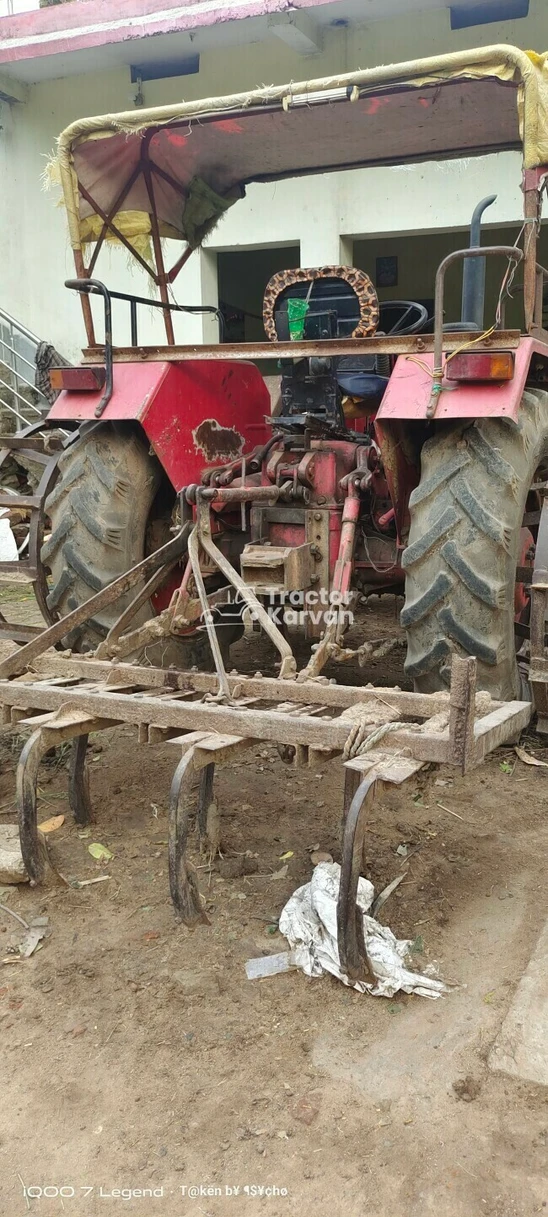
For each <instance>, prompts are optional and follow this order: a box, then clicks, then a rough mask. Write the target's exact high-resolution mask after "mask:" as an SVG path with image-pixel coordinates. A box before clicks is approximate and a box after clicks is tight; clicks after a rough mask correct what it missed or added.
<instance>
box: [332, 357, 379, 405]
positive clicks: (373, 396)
mask: <svg viewBox="0 0 548 1217" xmlns="http://www.w3.org/2000/svg"><path fill="white" fill-rule="evenodd" d="M376 365H377V359H376V356H375V355H343V356H342V358H341V359H339V361H338V365H337V384H338V386H339V389H340V390H341V393H344V394H345V395H346V396H347V397H360V398H362V399H363V400H364V401H369V400H371V401H378V400H379V398H380V397H382V395H383V393H384V390H385V389H386V386H387V384H388V377H387V376H379V374H378V372H377V367H376Z"/></svg>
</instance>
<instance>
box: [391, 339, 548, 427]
mask: <svg viewBox="0 0 548 1217" xmlns="http://www.w3.org/2000/svg"><path fill="white" fill-rule="evenodd" d="M492 343H493V349H494V350H496V334H495V335H493V339H492ZM471 350H473V347H472V348H471ZM536 352H538V353H539V354H541V355H544V356H545V358H546V356H548V348H547V347H546V346H545V345H544V344H543V343H540V342H537V341H536V339H534V338H521V339H520V343H519V346H518V347H517V349H516V351H515V367H514V376H513V378H512V380H507V381H504V382H502V383H498V384H497V383H491V384H479V383H477V382H473V381H470V382H469V383H464V382H461V383H456V382H455V381H447V380H444V381H443V391H442V393H441V394H440V398H439V402H438V406H437V409H436V415H435V417H436V420H440V421H443V420H446V419H450V418H455V419H457V418H511V419H512V420H513V422H517V420H518V414H519V407H520V402H521V399H522V396H523V391H524V388H525V382H526V380H527V375H528V372H529V367H530V364H531V359H532V357H533V355H534V354H535V353H536ZM416 361H417V362H416ZM433 364H434V356H433V355H432V354H427V353H425V354H423V355H420V357H419V356H418V355H417V356H415V355H399V356H398V359H397V360H396V366H395V368H394V371H393V372H392V375H391V377H390V380H389V382H388V385H387V388H386V392H385V394H384V397H383V399H382V402H381V405H380V407H379V409H378V411H377V419H378V420H379V421H380V422H381V423H382V422H391V421H392V420H393V419H406V420H408V421H409V422H411V421H413V422H424V420H425V418H426V407H427V405H428V402H429V400H430V394H431V390H432V375H431V370H432V368H433ZM421 365H422V366H421Z"/></svg>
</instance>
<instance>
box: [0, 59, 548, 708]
mask: <svg viewBox="0 0 548 1217" xmlns="http://www.w3.org/2000/svg"><path fill="white" fill-rule="evenodd" d="M547 97H548V86H547V85H546V81H545V74H543V70H542V66H541V65H540V64H537V63H536V62H534V61H533V59H532V58H531V57H530V56H528V55H526V54H525V53H524V52H521V51H519V50H517V49H513V48H511V47H507V46H504V47H491V48H487V49H483V50H479V51H468V52H466V53H462V54H459V55H450V56H445V57H441V58H437V59H429V60H423V61H420V62H415V63H408V64H403V65H399V66H392V67H384V68H379V69H374V70H368V71H361V72H353V73H350V74H348V75H346V76H341V77H337V78H333V79H329V80H320V81H312V82H306V83H303V84H292V85H288V86H286V87H276V88H269V89H261V90H258V91H256V92H253V93H249V94H245V95H244V94H241V95H237V96H232V97H224V98H215V99H212V100H208V101H202V102H199V103H198V102H188V103H184V104H180V105H177V106H170V107H165V108H163V109H156V110H151V111H147V110H136V111H133V112H131V113H128V114H123V115H116V116H103V117H100V118H97V119H86V120H85V121H79V122H76V123H74V124H73V125H72V127H70V128H69V129H68V130H67V131H66V132H65V133H64V134H63V135H62V136H61V139H60V142H59V153H58V157H59V167H60V172H61V180H62V184H63V190H64V198H65V205H66V209H67V216H68V221H69V230H70V236H71V243H72V247H73V251H74V257H75V265H76V274H77V278H76V279H75V280H71V281H69V282H68V283H67V287H68V288H69V289H73V290H76V291H78V292H79V293H80V297H81V302H82V307H83V314H84V321H85V325H86V332H87V348H86V350H85V351H84V359H83V362H82V364H81V366H79V367H58V368H55V367H54V368H52V369H51V374H50V379H51V385H52V389H53V391H55V392H57V393H58V396H57V399H56V400H55V402H54V404H53V406H52V408H51V410H50V412H49V415H48V418H47V420H46V427H44V424H42V425H41V431H40V434H41V435H42V437H43V436H45V437H46V439H45V443H46V447H47V444H48V439H47V435H48V430H47V429H52V428H53V429H55V431H54V434H55V436H57V441H56V442H57V443H58V445H59V449H60V455H59V453H58V452H57V453H56V452H55V441H54V442H53V444H50V450H52V451H53V455H52V457H51V461H50V463H49V465H48V467H47V471H46V473H47V476H46V474H45V475H44V477H43V478H42V483H41V487H40V488H39V490H38V491H37V492H36V494H35V495H34V498H33V501H30V500H28V502H27V505H28V509H29V512H30V514H31V516H32V519H31V523H32V529H31V553H30V558H29V563H28V564H27V569H28V573H29V575H30V577H31V578H32V579H33V580H34V582H35V584H36V587H37V590H38V593H39V597H40V601H41V607H42V609H43V612H44V614H45V616H46V620H47V621H48V623H49V624H52V623H54V622H56V621H58V620H59V619H64V618H68V620H67V621H66V628H65V629H64V633H63V640H62V644H63V645H64V646H65V647H69V648H71V649H72V650H73V651H90V650H97V654H98V655H99V656H101V657H102V658H104V657H106V658H108V657H113V656H116V657H117V658H120V657H123V656H124V655H126V656H128V655H135V654H137V653H142V652H143V650H145V651H146V649H147V648H149V647H154V648H155V650H154V654H155V657H156V662H157V661H158V660H157V656H158V655H159V654H161V655H162V656H163V662H164V664H166V663H175V664H176V665H177V666H179V667H188V666H190V664H198V666H199V667H203V666H205V665H206V664H207V661H208V658H209V659H211V657H212V658H213V661H214V663H215V667H216V669H217V672H218V676H219V687H220V691H221V692H225V693H226V692H227V685H226V673H225V663H226V656H227V648H228V644H229V643H230V641H232V640H233V639H234V638H235V637H237V636H238V634H239V633H241V631H242V628H243V627H246V626H250V625H251V624H252V623H255V626H257V625H258V627H259V628H263V629H264V631H265V632H266V633H267V634H268V635H269V637H270V638H271V640H272V642H273V643H274V645H275V646H276V647H277V649H278V652H279V657H280V674H281V675H282V676H283V677H292V676H294V675H297V678H299V676H300V677H302V676H303V674H304V675H305V676H306V677H307V678H310V677H315V676H318V675H319V674H320V673H321V672H322V669H323V667H324V665H325V663H326V662H327V661H328V660H332V659H343V658H345V657H347V656H348V655H349V654H351V653H353V654H355V653H356V651H357V652H358V653H360V646H359V643H358V646H357V647H355V648H354V651H352V649H351V648H349V647H345V640H344V635H345V632H346V628H347V625H348V621H349V618H350V615H351V611H352V607H353V605H354V603H355V602H356V600H357V598H358V596H359V595H360V594H367V593H369V592H372V591H377V592H382V591H390V592H402V593H404V594H405V606H404V608H403V611H402V614H401V623H402V625H403V626H404V627H405V630H406V632H407V659H406V672H407V676H408V677H409V679H411V680H412V681H413V682H414V685H415V688H416V689H417V690H419V691H422V692H433V691H435V690H439V689H443V688H445V687H447V686H448V682H449V668H450V661H451V656H452V653H454V652H457V653H458V654H460V655H465V656H466V655H473V656H475V657H476V658H477V661H478V681H479V684H480V686H481V687H482V688H484V689H486V690H488V691H489V692H490V693H491V694H492V695H493V696H494V697H495V698H499V699H505V698H506V699H511V698H513V697H515V696H516V695H517V694H518V690H519V688H520V673H519V668H518V661H517V655H518V652H519V650H520V649H524V643H526V638H527V635H528V620H529V617H528V614H529V596H528V591H527V587H528V584H530V582H531V575H532V567H533V564H534V558H535V545H536V539H537V532H538V523H539V519H540V502H539V488H540V485H541V483H543V481H544V480H545V476H546V475H545V472H544V465H545V462H546V459H547V457H548V392H547V390H546V388H545V384H546V378H547V369H548V333H547V332H546V331H545V330H544V329H543V323H542V295H543V285H544V282H545V280H546V278H548V272H546V271H544V270H543V269H542V268H541V267H539V266H538V264H537V256H536V247H537V236H538V233H539V227H540V213H541V196H542V192H543V189H544V184H545V180H546V177H547V176H548V166H547V164H546V162H548V145H547V144H546V138H545V136H543V135H542V131H543V130H544V131H545V130H546V126H545V125H544V126H543V123H544V124H545V120H546V113H547V109H548V106H547ZM517 146H522V147H523V158H524V173H523V192H524V222H523V226H522V227H521V230H520V232H519V235H518V237H517V240H516V242H515V244H511V243H509V244H508V245H506V246H481V247H480V245H479V236H478V232H479V216H480V213H481V210H482V208H483V206H485V205H486V204H487V202H489V200H484V202H483V204H481V205H480V206H479V208H478V209H477V215H476V216H475V223H474V225H473V233H472V244H471V246H470V247H469V248H466V249H461V250H455V252H454V253H453V254H451V255H450V256H449V257H448V258H446V259H445V260H444V261H443V262H442V264H441V265H440V267H439V269H438V272H437V275H436V282H435V309H434V318H433V327H432V328H433V333H432V332H430V333H429V332H427V326H428V313H427V310H426V309H425V308H424V307H423V305H422V304H420V303H415V302H413V301H394V302H390V303H389V304H384V305H381V306H380V307H379V303H378V300H377V295H376V292H375V289H374V287H373V284H372V282H371V280H370V279H369V277H368V276H367V274H365V273H364V272H363V271H359V270H355V269H352V268H350V267H347V266H327V267H321V268H314V269H304V268H303V269H299V270H291V271H287V272H281V273H280V274H277V275H275V276H274V278H273V279H272V280H271V281H270V283H269V284H268V286H267V289H266V294H265V302H264V326H265V332H266V339H267V340H266V341H264V342H260V343H256V344H229V343H226V342H224V341H223V337H224V335H223V330H222V317H220V316H219V314H218V312H217V310H216V309H214V308H211V310H209V311H211V312H213V313H216V315H217V316H218V318H219V323H220V335H219V338H220V341H219V342H218V343H215V344H211V345H203V346H192V347H191V346H188V345H186V346H185V345H180V344H178V343H177V342H176V341H175V329H176V324H177V317H178V314H180V313H181V312H182V313H183V314H185V313H189V312H194V311H200V309H198V308H197V306H182V305H178V304H176V303H175V302H174V300H173V298H172V293H171V285H172V284H173V282H174V281H175V279H176V276H177V274H178V273H179V271H180V270H181V268H182V267H183V265H184V264H185V262H186V260H187V259H188V257H189V256H191V255H192V252H193V250H195V249H196V248H197V247H198V246H199V245H200V244H201V242H202V241H204V240H205V239H206V238H207V236H208V235H209V234H210V232H211V231H212V229H213V228H214V226H215V224H216V223H217V222H218V221H219V220H221V219H222V215H223V213H224V212H225V211H226V209H227V208H228V207H229V206H231V205H232V204H235V205H236V206H237V205H238V204H237V200H238V199H239V198H241V197H242V195H243V194H244V193H245V189H246V187H247V186H248V185H250V184H251V183H260V182H271V181H276V180H278V179H281V178H284V177H288V176H299V175H302V174H310V173H317V174H322V173H327V172H328V171H332V170H341V169H345V170H346V169H349V168H366V167H367V166H369V165H379V164H395V163H403V162H410V163H413V162H417V161H419V160H421V159H427V158H429V159H436V160H440V159H444V158H448V157H455V156H459V157H461V156H462V157H465V156H469V155H473V154H477V153H485V152H498V151H501V150H504V149H513V148H516V147H517ZM170 238H171V239H175V240H183V241H184V242H186V244H185V246H184V250H183V253H182V254H181V255H180V256H178V257H177V259H176V261H175V262H174V264H173V265H172V266H171V268H168V266H167V264H166V260H165V258H166V254H165V250H166V247H167V245H168V244H169V239H170ZM107 241H117V242H118V243H120V244H122V245H123V246H125V247H126V249H127V250H128V251H129V252H130V253H131V254H132V256H133V257H134V258H135V259H136V260H137V262H138V263H139V264H140V265H141V267H142V268H144V269H145V270H146V271H147V273H148V274H149V275H150V277H151V279H152V281H153V283H154V284H155V285H156V286H157V288H158V292H159V299H158V300H152V301H151V300H149V299H146V298H142V297H137V296H130V295H128V294H124V293H120V292H116V291H110V290H108V289H107V287H105V285H104V283H103V282H102V281H100V280H99V279H97V278H96V277H95V275H96V263H97V258H98V255H99V253H100V251H101V249H102V248H103V247H104V245H105V242H107ZM487 257H489V258H494V259H498V261H499V263H500V268H501V273H500V293H499V297H498V304H497V307H496V310H495V313H494V315H493V316H492V317H488V318H486V319H485V320H484V317H483V312H484V307H483V277H484V266H485V259H486V258H487ZM459 260H461V261H462V263H463V265H464V275H463V280H464V291H463V313H462V316H461V318H460V319H458V318H452V317H446V316H445V310H444V277H445V272H446V270H447V267H448V266H449V265H450V264H451V263H453V262H455V261H459ZM516 272H517V275H518V276H519V277H520V281H521V282H522V287H523V297H522V299H523V324H522V326H521V329H520V330H518V329H511V330H509V329H506V328H505V324H504V307H505V300H506V298H507V297H508V295H509V293H510V288H511V284H512V280H513V279H514V276H515V275H516ZM95 295H100V296H102V298H103V303H104V340H103V341H98V339H97V338H96V334H95V323H96V317H94V315H93V313H92V308H91V299H90V297H91V296H95ZM113 299H115V300H117V301H120V300H121V301H124V302H125V305H127V307H128V310H129V316H130V324H131V345H130V346H129V347H123V346H119V345H116V343H115V340H114V338H113V333H112V318H111V302H112V300H113ZM151 305H154V306H155V308H156V309H158V310H159V311H160V314H161V315H162V316H163V319H164V323H165V331H166V344H165V345H162V346H157V345H155V346H152V345H141V342H140V339H139V332H138V322H140V319H141V314H140V311H139V310H140V309H141V307H142V306H146V307H147V308H149V307H150V306H151ZM201 311H204V310H203V309H202V310H201ZM273 357H274V358H277V359H278V361H279V372H280V400H279V403H278V405H277V407H276V411H275V413H274V416H273V417H272V416H271V400H270V395H269V392H268V390H267V387H266V384H265V381H264V379H263V377H262V375H261V373H260V371H259V369H258V367H257V364H258V363H260V361H262V360H265V359H270V360H272V358H273ZM60 431H61V433H62V432H64V434H62V437H61V439H59V434H60ZM27 442H28V444H29V445H30V446H32V443H34V444H35V451H36V448H37V446H38V444H39V441H38V439H37V438H36V437H35V438H34V439H33V437H32V436H31V435H30V434H29V433H28V432H27V433H26V436H23V437H22V438H21V437H18V439H17V441H16V446H17V444H18V445H19V450H22V448H23V447H24V445H25V443H27ZM175 535H177V537H179V538H180V537H182V538H183V539H182V541H178V542H177V544H175V542H174V539H173V538H174V537H175ZM44 538H45V539H44ZM170 545H171V549H170ZM40 547H41V549H40ZM156 553H161V554H162V562H161V563H160V562H158V563H157V564H156V567H155V563H154V561H153V560H152V559H153V556H154V554H156ZM145 559H146V560H147V561H145ZM140 564H141V565H140ZM23 565H24V564H23V563H20V567H21V568H23ZM136 567H138V569H137V571H136V572H135V573H134V574H133V575H131V572H132V571H135V568H136ZM127 572H130V575H131V577H129V578H128V579H126V581H125V582H124V580H123V578H122V576H125V575H126V573H127ZM107 589H111V590H112V595H110V594H109V591H108V590H107ZM98 593H103V594H102V596H99V597H98V599H96V600H94V602H93V607H92V610H91V611H92V615H91V616H89V618H88V619H87V620H83V614H82V611H81V606H82V605H83V604H84V603H85V602H86V601H88V600H89V599H90V598H91V597H94V596H95V597H97V596H98ZM284 606H285V608H287V607H288V606H289V608H290V610H291V612H293V611H294V610H296V611H297V612H298V613H301V612H302V614H303V616H302V618H300V619H302V620H303V623H304V629H305V631H306V633H307V636H308V638H309V639H311V640H312V642H313V644H314V646H313V647H312V651H311V657H310V659H309V661H308V663H307V665H306V668H305V669H304V670H303V672H301V673H299V674H297V671H296V661H295V658H294V655H293V652H292V648H291V645H290V641H289V637H288V631H287V629H286V628H285V625H284V612H283V610H284ZM51 638H52V641H54V640H55V638H57V639H58V640H59V639H60V630H58V631H57V633H56V635H55V638H54V637H53V636H51ZM20 640H21V641H24V639H23V638H21V639H20ZM168 644H169V645H168ZM30 645H34V644H33V643H31V644H30ZM158 648H160V650H158ZM525 649H526V648H525ZM206 652H207V654H206ZM361 653H362V654H363V653H364V648H363V646H362V648H361Z"/></svg>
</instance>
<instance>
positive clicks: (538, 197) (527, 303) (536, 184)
mask: <svg viewBox="0 0 548 1217" xmlns="http://www.w3.org/2000/svg"><path fill="white" fill-rule="evenodd" d="M547 175H548V166H546V165H544V166H540V167H538V168H536V169H525V170H524V173H523V180H522V190H523V215H524V219H525V233H524V238H523V245H524V249H525V262H524V269H523V307H524V312H525V332H526V333H527V334H530V333H531V331H532V330H533V327H534V324H535V311H536V310H535V305H536V301H537V241H538V232H539V227H540V219H541V212H542V189H543V185H544V180H545V178H546V176H547Z"/></svg>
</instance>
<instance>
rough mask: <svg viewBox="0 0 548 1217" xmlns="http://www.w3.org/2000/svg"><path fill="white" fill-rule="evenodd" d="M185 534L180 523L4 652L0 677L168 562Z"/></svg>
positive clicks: (18, 669) (17, 669) (179, 550)
mask: <svg viewBox="0 0 548 1217" xmlns="http://www.w3.org/2000/svg"><path fill="white" fill-rule="evenodd" d="M186 537H187V530H186V529H185V527H183V528H181V530H180V531H179V533H178V534H177V536H176V537H174V538H173V540H172V541H168V542H167V544H166V545H162V547H161V548H160V549H157V550H155V552H154V553H153V554H149V556H148V558H144V559H143V561H142V562H138V563H137V565H136V566H133V567H132V568H131V570H128V571H126V572H125V574H123V575H120V576H119V578H118V579H114V580H113V582H112V583H109V584H107V586H106V587H104V588H102V590H101V591H100V592H96V594H95V596H91V597H90V599H89V600H86V601H85V602H84V604H81V605H80V606H79V607H78V608H76V609H74V611H73V612H72V613H68V615H67V616H66V617H63V618H62V619H61V621H56V622H55V624H54V625H51V626H50V627H49V629H47V630H43V631H42V633H41V634H40V636H39V637H38V638H36V639H34V640H33V641H32V642H29V643H27V645H26V646H24V647H22V648H21V650H19V651H15V652H14V653H13V654H12V655H8V657H7V659H5V660H4V661H3V663H1V664H0V679H6V678H9V677H11V676H17V675H19V674H20V673H21V672H24V671H25V669H26V668H27V667H28V665H29V664H30V663H32V660H33V659H36V658H37V657H38V655H43V653H44V651H46V650H47V649H48V647H53V646H56V645H57V643H59V642H61V641H62V639H63V638H64V637H65V636H66V635H67V634H70V632H71V630H73V629H75V628H76V626H79V625H82V624H83V622H84V621H87V620H88V619H89V618H90V617H93V616H94V614H95V613H98V612H101V610H102V609H104V608H106V607H107V605H109V604H113V603H114V601H115V600H118V599H119V597H120V596H122V595H123V594H124V592H127V591H129V589H130V588H131V587H135V584H136V583H138V582H139V580H140V579H146V578H148V577H149V576H150V575H151V574H153V572H154V571H155V570H157V569H158V567H159V566H163V565H165V564H167V563H169V562H172V561H173V560H174V559H175V558H176V557H178V556H179V554H180V553H182V552H183V549H184V547H185V545H186Z"/></svg>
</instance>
